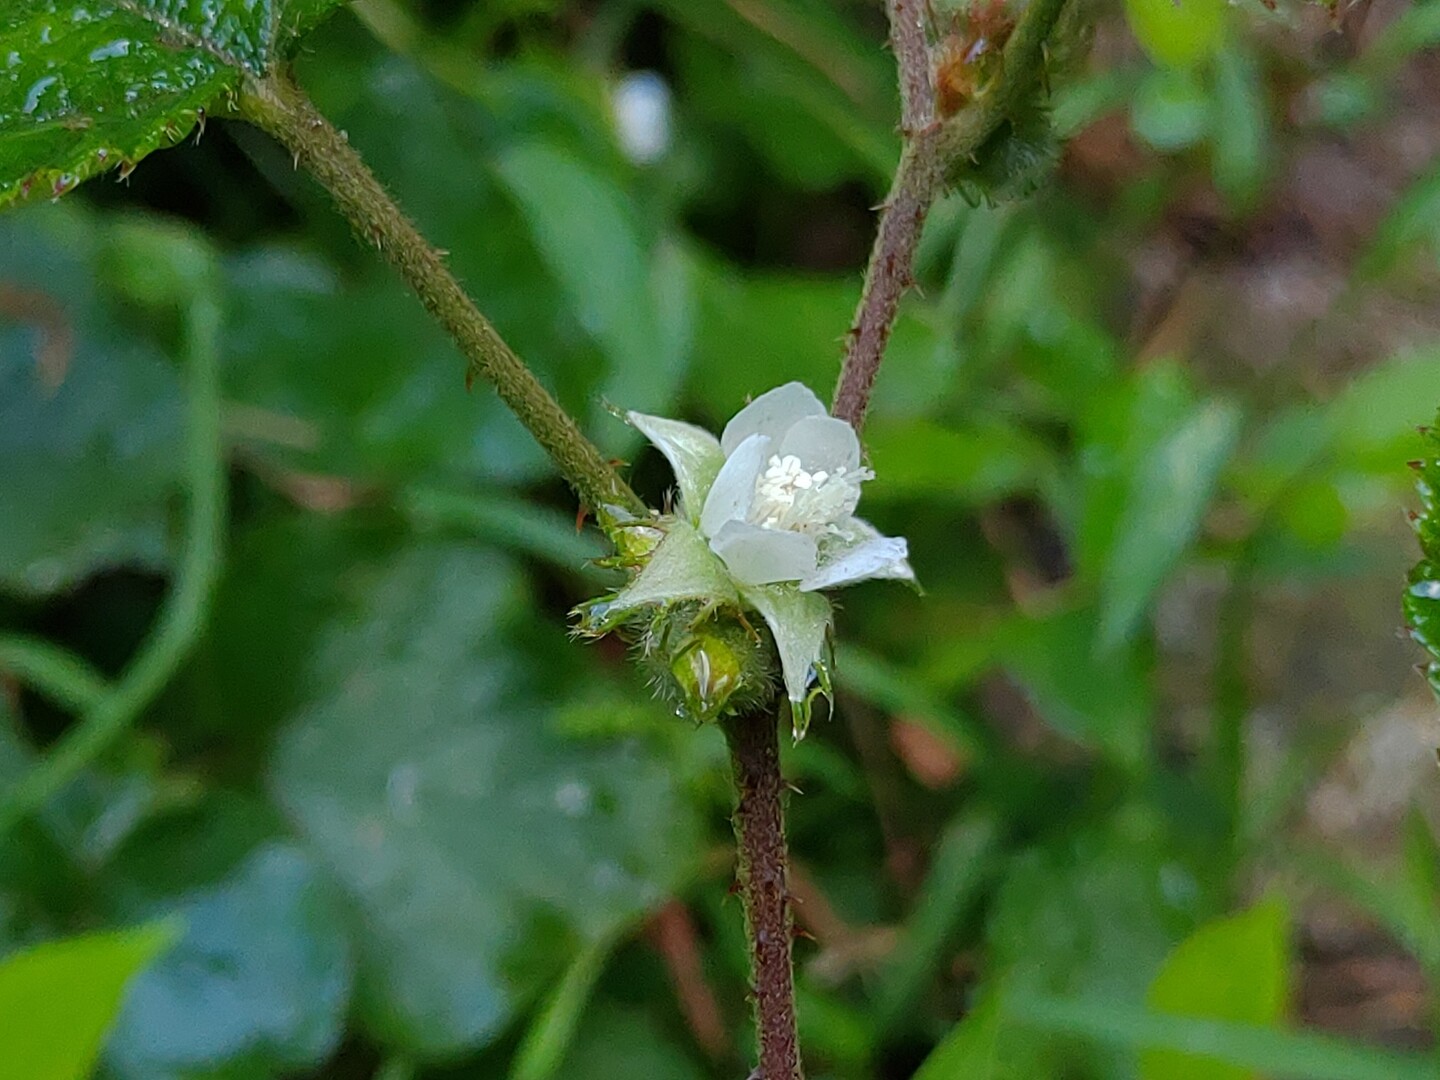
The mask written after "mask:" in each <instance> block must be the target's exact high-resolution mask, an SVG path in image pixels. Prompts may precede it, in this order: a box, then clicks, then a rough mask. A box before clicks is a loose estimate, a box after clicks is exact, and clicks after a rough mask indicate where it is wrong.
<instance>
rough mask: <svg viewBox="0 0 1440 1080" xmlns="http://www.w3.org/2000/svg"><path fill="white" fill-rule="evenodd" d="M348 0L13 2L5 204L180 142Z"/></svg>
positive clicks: (5, 36)
mask: <svg viewBox="0 0 1440 1080" xmlns="http://www.w3.org/2000/svg"><path fill="white" fill-rule="evenodd" d="M340 2H341V0H208V2H207V3H203V4H187V3H185V2H184V0H101V2H99V3H92V2H89V0H85V2H78V0H62V2H57V0H12V2H11V3H10V4H7V5H6V7H7V8H8V10H7V11H5V12H4V13H3V14H0V206H4V205H5V204H7V203H10V202H13V201H15V200H16V199H20V198H24V197H25V196H26V195H28V194H30V193H31V192H41V193H44V194H46V195H59V194H62V193H64V192H66V191H69V190H70V189H71V188H73V187H74V186H75V185H76V184H78V183H79V182H80V181H82V180H84V179H86V178H87V177H90V176H93V175H95V174H97V173H100V172H103V171H105V170H106V169H109V168H114V167H116V166H119V165H122V164H126V163H129V164H133V163H134V162H137V161H139V160H140V159H141V158H142V157H144V156H145V155H146V154H148V153H150V152H151V151H152V150H156V149H158V148H160V147H162V146H166V145H169V144H171V143H174V142H177V141H178V140H179V139H181V138H183V137H184V136H185V134H186V133H187V132H189V131H190V130H191V128H193V127H194V126H195V124H196V123H197V122H198V121H200V120H202V119H203V117H204V115H205V113H206V112H207V111H213V110H215V109H216V108H217V107H219V106H223V105H225V104H227V103H228V102H229V101H230V100H231V99H233V96H234V94H235V92H236V91H237V89H238V88H239V86H240V83H241V81H242V79H243V78H244V77H245V76H247V75H249V76H260V75H263V74H264V73H265V72H266V71H267V70H269V69H270V68H271V67H272V66H273V65H274V64H275V63H277V62H278V61H279V60H280V59H281V58H282V56H283V55H284V53H285V52H286V51H287V50H288V48H289V46H290V45H291V43H292V42H293V41H294V39H295V38H296V37H297V36H299V34H301V33H302V32H304V31H305V30H307V29H308V28H309V27H311V26H312V25H314V24H315V23H316V22H318V21H319V20H320V19H322V18H323V17H324V16H325V15H326V14H327V13H328V12H329V11H330V10H331V9H332V8H334V7H337V6H339V3H340Z"/></svg>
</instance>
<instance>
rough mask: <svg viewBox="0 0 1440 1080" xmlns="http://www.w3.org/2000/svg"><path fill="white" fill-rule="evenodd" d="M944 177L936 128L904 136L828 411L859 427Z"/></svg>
mask: <svg viewBox="0 0 1440 1080" xmlns="http://www.w3.org/2000/svg"><path fill="white" fill-rule="evenodd" d="M943 180H944V177H943V174H942V173H941V171H940V168H939V158H938V157H937V155H936V153H935V139H934V133H933V132H928V133H925V134H922V135H921V136H919V137H918V138H916V139H914V140H907V141H906V145H905V150H904V152H903V153H902V154H901V156H900V166H899V168H898V169H896V171H895V181H894V184H893V185H892V186H891V188H890V195H889V197H888V198H886V200H885V206H884V210H883V211H882V212H881V214H880V228H879V231H878V232H877V233H876V234H875V246H874V248H873V249H871V252H870V265H869V267H868V268H867V269H866V271H865V287H864V288H863V289H862V290H861V293H860V306H859V308H858V309H857V310H856V312H855V321H854V323H853V324H852V325H851V329H850V347H849V349H848V350H847V352H846V354H845V365H844V367H842V368H841V370H840V383H839V385H838V386H837V387H836V388H835V400H834V403H833V404H832V405H831V407H830V411H831V412H832V413H834V414H835V415H836V416H838V417H839V418H840V419H841V420H844V421H847V422H848V423H849V424H850V426H851V427H853V428H855V429H856V430H857V431H858V430H859V429H860V426H861V425H862V424H864V422H865V410H866V408H867V407H868V406H869V404H870V392H871V391H872V390H873V389H874V387H875V376H876V375H877V374H879V372H880V361H881V360H882V359H883V358H884V356H885V346H886V345H887V344H888V343H889V341H890V330H891V328H892V327H893V326H894V325H895V315H896V313H897V312H898V311H899V310H900V299H901V297H903V296H904V295H905V292H906V290H907V289H909V288H910V286H911V285H912V284H913V283H914V278H913V277H912V276H911V275H912V268H913V266H914V265H915V249H916V248H917V247H918V246H919V244H920V233H921V231H922V230H923V229H924V228H925V215H926V214H928V213H929V212H930V206H931V204H932V203H934V201H935V196H936V195H937V194H938V193H939V191H940V187H941V184H942V183H943Z"/></svg>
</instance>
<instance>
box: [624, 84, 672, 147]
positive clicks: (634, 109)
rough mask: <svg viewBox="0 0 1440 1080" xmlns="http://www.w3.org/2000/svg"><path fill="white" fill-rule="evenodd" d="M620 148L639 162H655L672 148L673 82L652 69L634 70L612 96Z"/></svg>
mask: <svg viewBox="0 0 1440 1080" xmlns="http://www.w3.org/2000/svg"><path fill="white" fill-rule="evenodd" d="M610 105H611V109H612V110H613V112H614V115H615V131H616V134H617V135H618V136H619V138H620V148H621V149H622V150H623V151H624V152H625V156H626V157H628V158H629V159H630V160H631V161H633V162H634V163H635V164H636V165H653V164H654V163H655V162H657V161H659V160H660V159H661V158H662V157H664V156H665V151H666V150H668V149H669V148H670V84H669V83H667V82H666V81H665V80H664V79H663V78H662V77H661V76H660V75H658V74H656V73H655V72H653V71H632V72H631V73H630V74H628V75H626V76H625V77H624V78H623V79H621V80H620V82H619V83H618V84H617V85H616V87H615V89H614V91H613V92H612V94H611V98H610Z"/></svg>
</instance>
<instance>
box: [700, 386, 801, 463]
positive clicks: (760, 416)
mask: <svg viewBox="0 0 1440 1080" xmlns="http://www.w3.org/2000/svg"><path fill="white" fill-rule="evenodd" d="M824 415H825V406H824V405H823V404H822V403H821V401H820V399H819V398H817V397H816V396H815V394H814V392H813V391H812V390H811V389H810V388H809V387H808V386H806V385H805V384H804V383H798V382H788V383H786V384H785V385H784V386H777V387H776V388H775V389H774V390H767V391H766V392H765V393H763V394H761V395H760V396H759V397H757V398H756V399H755V400H754V401H752V402H750V404H749V405H746V406H745V407H744V408H743V409H741V410H740V411H739V412H738V413H736V414H735V415H734V416H733V417H731V419H730V423H728V424H726V425H725V430H724V431H723V432H721V433H720V445H721V446H722V447H723V448H724V450H725V453H726V454H727V455H729V454H733V453H735V448H736V447H738V446H739V445H740V444H741V443H742V442H744V441H745V440H746V439H748V438H749V437H750V436H751V435H768V436H769V437H770V438H772V439H779V438H780V436H782V435H784V434H785V432H786V431H787V430H789V428H790V427H791V425H793V424H794V423H795V422H796V421H797V420H802V419H804V418H805V417H807V416H824Z"/></svg>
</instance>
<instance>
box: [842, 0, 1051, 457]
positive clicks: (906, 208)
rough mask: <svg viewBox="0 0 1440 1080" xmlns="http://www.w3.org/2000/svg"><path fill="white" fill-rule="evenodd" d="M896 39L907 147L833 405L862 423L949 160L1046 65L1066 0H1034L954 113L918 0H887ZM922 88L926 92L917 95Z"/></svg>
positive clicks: (966, 153)
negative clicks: (991, 70)
mask: <svg viewBox="0 0 1440 1080" xmlns="http://www.w3.org/2000/svg"><path fill="white" fill-rule="evenodd" d="M887 6H888V9H889V12H890V20H891V23H890V40H891V43H892V46H893V47H894V49H895V55H896V59H897V61H898V63H899V65H900V88H901V100H902V105H903V109H904V115H903V118H902V134H903V135H904V138H905V149H904V151H903V152H902V154H901V156H900V165H899V168H898V169H897V170H896V173H895V182H894V183H893V184H892V185H891V188H890V194H889V196H887V197H886V199H885V203H884V205H883V207H882V209H881V214H880V225H879V229H878V230H877V232H876V236H875V246H874V248H873V249H872V250H871V252H870V263H869V265H868V266H867V267H866V269H865V284H864V287H863V288H862V289H861V291H860V304H859V306H858V307H857V308H856V311H855V321H854V322H853V323H852V324H851V329H850V341H849V347H848V348H847V349H846V352H845V363H844V365H843V367H842V368H841V369H840V381H839V383H838V385H837V386H836V388H835V400H834V403H833V404H832V406H831V409H830V411H831V412H832V413H834V414H835V415H836V416H838V417H840V419H842V420H846V421H848V422H849V423H850V424H851V426H853V427H854V428H856V429H857V430H858V429H859V428H860V426H861V425H862V424H863V423H864V422H865V410H866V409H867V408H868V407H869V404H870V392H871V390H872V389H873V388H874V386H875V376H876V374H877V373H878V372H879V370H880V361H881V360H882V359H883V358H884V356H885V346H886V344H887V343H888V342H889V340H890V328H891V326H892V325H893V324H894V322H895V315H896V313H897V312H898V311H899V309H900V300H901V298H902V297H903V296H904V295H905V291H906V290H907V289H908V288H909V287H910V285H911V284H912V282H913V280H914V279H913V267H914V264H915V250H916V248H917V247H918V246H919V244H920V232H921V230H922V229H923V228H924V225H925V215H926V214H927V213H928V212H929V210H930V206H931V204H933V203H934V201H935V199H936V198H937V197H938V196H939V195H940V193H941V191H943V190H944V187H945V172H946V168H947V166H948V165H949V164H950V163H952V162H959V161H966V160H973V159H974V158H975V156H976V155H977V154H978V153H979V151H980V149H981V148H982V147H983V146H984V145H985V143H986V142H987V141H988V140H989V139H990V137H991V136H993V135H994V134H995V133H996V132H997V131H999V130H1000V127H1001V125H1002V124H1004V123H1005V122H1006V121H1007V120H1008V119H1009V118H1010V116H1011V114H1012V113H1013V112H1014V110H1015V108H1016V106H1018V105H1019V104H1021V103H1022V102H1023V101H1024V99H1025V96H1026V95H1027V94H1029V93H1030V92H1032V91H1033V90H1034V88H1035V86H1036V83H1037V82H1038V80H1039V79H1040V78H1041V75H1042V70H1041V69H1042V65H1043V63H1044V55H1045V42H1046V40H1047V39H1048V38H1049V36H1050V33H1051V31H1052V30H1054V28H1055V23H1056V20H1058V19H1059V18H1060V12H1061V11H1062V10H1063V9H1064V6H1065V0H1032V2H1031V3H1030V4H1029V5H1028V6H1027V7H1026V8H1025V12H1024V14H1023V15H1021V16H1020V21H1019V23H1017V24H1016V27H1015V31H1014V33H1012V34H1011V35H1010V39H1009V41H1008V42H1007V43H1006V45H1005V52H1004V58H1003V61H1002V63H1001V67H1000V73H999V74H998V75H997V76H996V77H995V78H994V80H993V81H992V82H991V83H990V84H988V85H986V86H985V87H984V88H982V89H981V90H980V91H979V92H978V93H977V94H976V95H975V98H974V100H972V101H971V103H970V104H969V105H967V106H966V107H965V108H964V109H963V110H961V111H960V112H959V113H957V114H956V115H955V116H954V117H953V118H951V119H948V120H944V119H941V120H937V119H936V116H935V101H934V89H933V87H932V86H931V81H930V56H929V47H928V45H927V44H926V42H925V32H924V23H923V22H922V21H920V18H921V16H920V14H919V12H918V11H917V10H916V9H917V8H919V7H921V6H922V5H919V4H917V3H914V2H913V0H889V3H888V5H887ZM921 94H923V95H925V97H924V100H923V102H918V101H917V100H916V95H921Z"/></svg>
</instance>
